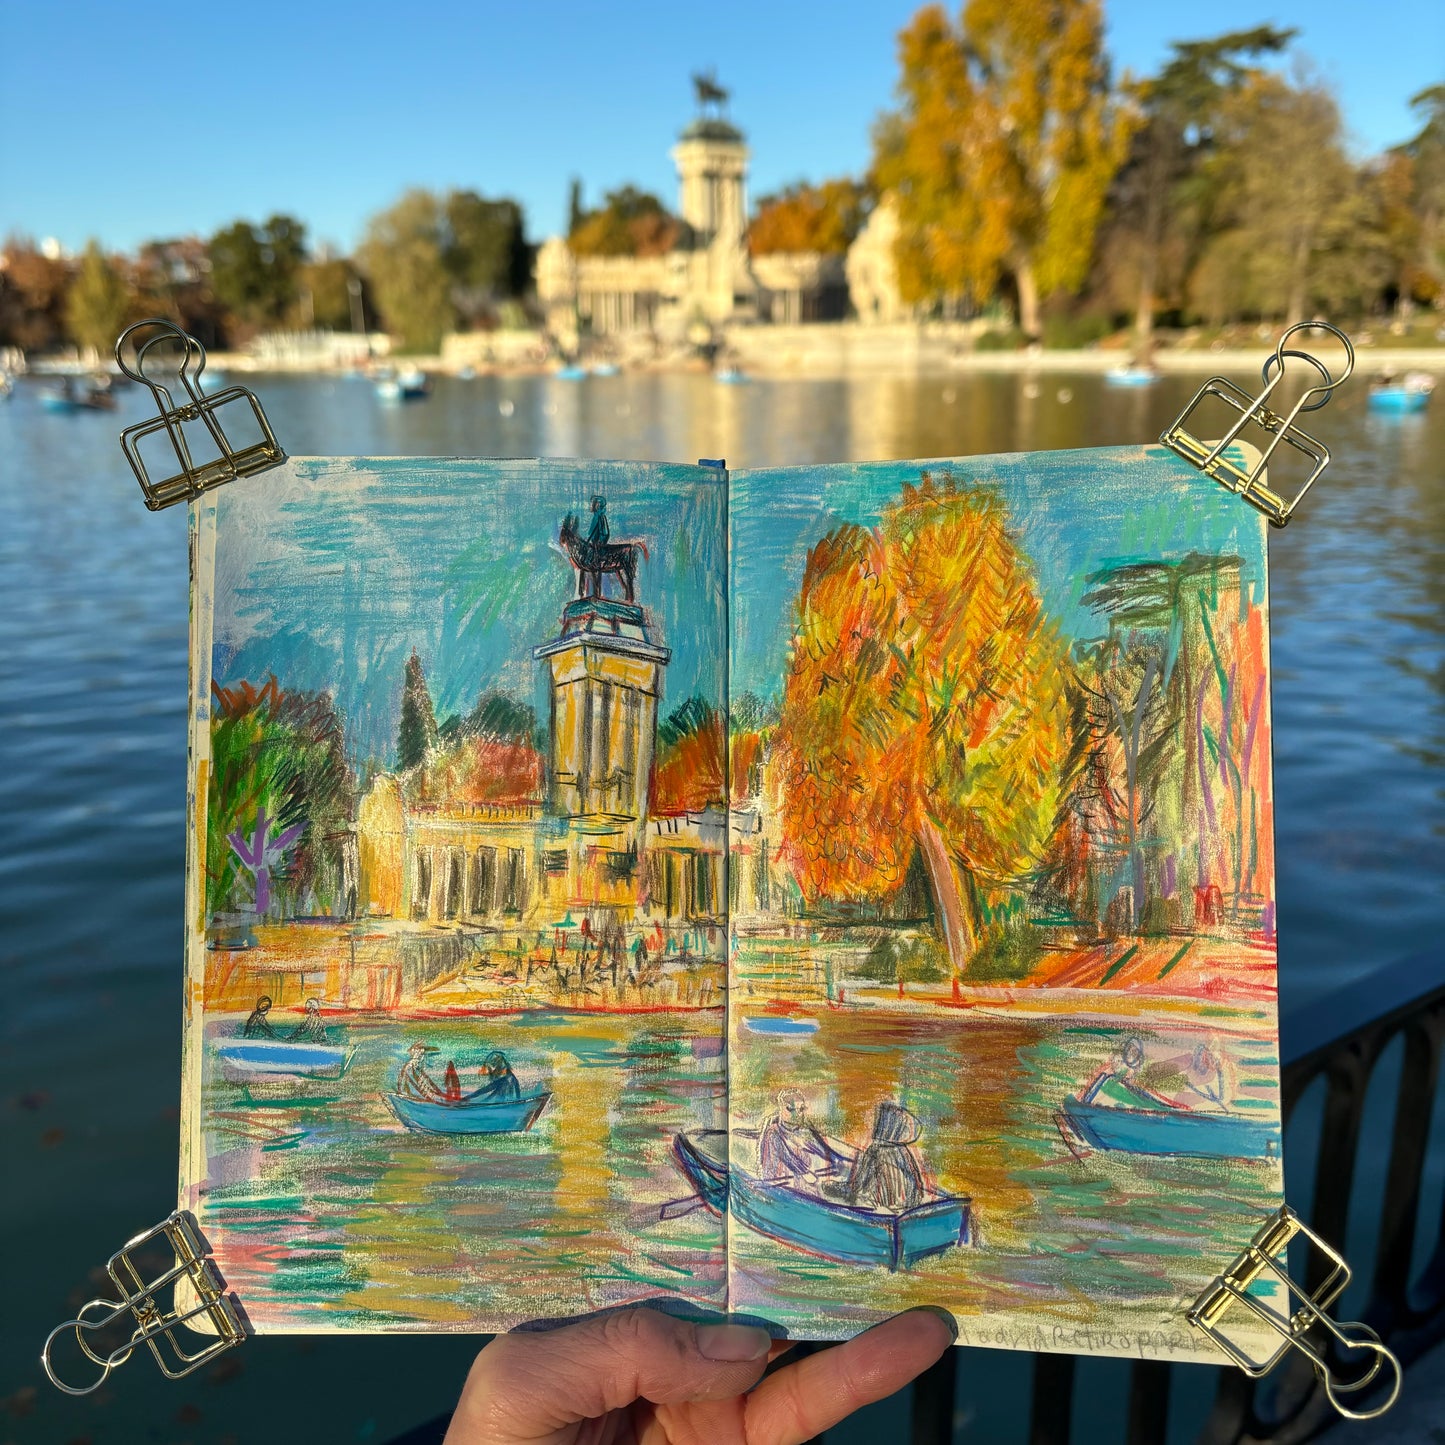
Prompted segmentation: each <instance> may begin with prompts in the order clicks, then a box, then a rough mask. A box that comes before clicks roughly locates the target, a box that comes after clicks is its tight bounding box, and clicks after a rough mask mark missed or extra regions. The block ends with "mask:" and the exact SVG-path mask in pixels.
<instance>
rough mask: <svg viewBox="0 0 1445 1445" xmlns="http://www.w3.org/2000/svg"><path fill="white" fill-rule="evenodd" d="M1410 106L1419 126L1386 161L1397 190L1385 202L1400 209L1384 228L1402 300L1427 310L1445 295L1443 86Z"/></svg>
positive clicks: (1423, 93)
mask: <svg viewBox="0 0 1445 1445" xmlns="http://www.w3.org/2000/svg"><path fill="white" fill-rule="evenodd" d="M1410 107H1411V109H1412V110H1414V111H1415V112H1416V114H1417V115H1419V117H1420V118H1421V120H1422V121H1423V125H1422V126H1421V128H1420V133H1419V134H1418V135H1417V136H1415V137H1414V138H1413V139H1411V140H1409V141H1407V142H1406V143H1405V144H1404V145H1403V146H1401V147H1399V149H1398V150H1397V151H1395V152H1393V153H1392V154H1391V155H1390V156H1389V157H1388V158H1387V162H1386V164H1387V167H1388V170H1387V177H1391V173H1393V176H1392V178H1393V179H1394V180H1395V181H1396V189H1395V191H1394V192H1393V193H1388V192H1387V197H1386V201H1387V205H1388V204H1391V203H1393V204H1394V205H1395V206H1396V207H1397V208H1398V209H1397V212H1396V214H1395V215H1393V216H1387V230H1389V232H1390V234H1391V238H1392V240H1394V241H1395V243H1396V252H1397V260H1398V266H1397V272H1396V287H1397V291H1398V293H1399V295H1400V298H1401V300H1402V302H1403V303H1404V304H1405V305H1408V304H1409V303H1410V302H1418V303H1419V304H1420V305H1425V306H1429V305H1435V304H1437V303H1438V302H1439V300H1440V298H1441V297H1442V296H1445V85H1435V86H1431V87H1430V88H1429V89H1427V90H1422V91H1421V92H1420V93H1419V94H1418V95H1414V96H1411V98H1410ZM1391 221H1393V222H1394V224H1393V225H1391V224H1390V222H1391Z"/></svg>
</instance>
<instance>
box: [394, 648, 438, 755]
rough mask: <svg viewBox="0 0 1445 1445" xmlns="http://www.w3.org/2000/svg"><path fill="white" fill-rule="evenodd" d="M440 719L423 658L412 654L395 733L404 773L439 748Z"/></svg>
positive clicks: (408, 663)
mask: <svg viewBox="0 0 1445 1445" xmlns="http://www.w3.org/2000/svg"><path fill="white" fill-rule="evenodd" d="M437 736H438V735H437V720H436V714H435V712H433V711H432V701H431V693H429V692H428V691H427V685H426V675H425V674H424V673H423V672H422V668H421V658H420V657H418V656H417V654H416V652H415V651H413V652H412V655H411V656H410V657H409V658H408V659H407V662H406V679H405V681H404V683H403V684H402V692H401V723H400V725H399V727H398V728H397V734H396V760H397V765H398V766H399V767H400V768H401V770H402V771H403V772H408V771H410V769H412V768H414V767H416V766H417V765H418V764H419V763H424V762H425V761H426V759H427V754H428V753H429V752H431V750H432V749H433V748H435V747H436V745H437Z"/></svg>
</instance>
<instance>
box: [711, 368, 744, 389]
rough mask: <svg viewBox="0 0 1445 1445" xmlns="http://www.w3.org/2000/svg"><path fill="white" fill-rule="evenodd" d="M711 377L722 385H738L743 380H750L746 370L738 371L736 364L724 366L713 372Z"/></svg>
mask: <svg viewBox="0 0 1445 1445" xmlns="http://www.w3.org/2000/svg"><path fill="white" fill-rule="evenodd" d="M712 379H713V380H714V381H719V382H721V383H722V384H723V385H724V386H740V385H742V384H743V383H744V382H748V381H751V380H752V377H750V376H749V375H748V374H747V372H745V371H740V370H739V369H738V368H737V367H736V366H724V367H722V368H721V369H720V370H718V371H715V372H713V374H712Z"/></svg>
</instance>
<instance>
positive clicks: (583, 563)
mask: <svg viewBox="0 0 1445 1445" xmlns="http://www.w3.org/2000/svg"><path fill="white" fill-rule="evenodd" d="M610 536H611V530H610V528H609V527H608V525H607V498H606V497H593V498H592V524H591V526H590V527H589V528H588V529H587V535H586V537H583V536H582V534H581V531H580V530H579V523H578V520H577V515H576V513H575V512H568V513H567V516H566V517H565V518H564V519H563V522H562V530H561V532H560V533H559V534H558V537H557V540H558V541H559V542H560V543H561V545H562V550H563V551H564V552H566V554H567V556H568V558H569V559H570V561H571V563H572V566H573V567H574V568H575V569H576V571H577V597H578V599H579V600H580V599H582V598H584V597H595V598H597V599H598V600H599V601H602V600H603V592H602V578H603V575H604V574H605V573H608V572H611V573H613V574H615V575H616V577H617V580H618V581H619V582H621V584H622V600H623V601H624V602H632V601H633V600H634V598H633V583H634V582H635V581H636V579H637V556H638V553H641V554H642V555H643V556H644V557H645V556H646V555H647V548H646V546H645V545H644V544H643V543H642V542H613V541H610V540H609V538H610Z"/></svg>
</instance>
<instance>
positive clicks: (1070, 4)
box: [875, 0, 1133, 326]
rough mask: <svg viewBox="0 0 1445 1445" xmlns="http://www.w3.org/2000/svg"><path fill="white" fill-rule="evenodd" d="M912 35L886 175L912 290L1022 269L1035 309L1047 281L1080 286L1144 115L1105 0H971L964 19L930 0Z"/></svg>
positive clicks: (957, 285)
mask: <svg viewBox="0 0 1445 1445" xmlns="http://www.w3.org/2000/svg"><path fill="white" fill-rule="evenodd" d="M898 45H899V62H900V67H901V71H902V74H901V78H900V81H899V92H900V97H901V100H902V105H901V107H900V110H899V112H898V113H897V114H896V115H895V116H893V117H891V118H890V119H889V120H888V121H887V122H886V123H885V124H884V125H883V126H881V127H880V129H879V132H878V141H877V156H876V164H875V175H876V178H877V181H878V184H879V186H880V187H881V188H882V189H885V190H893V191H895V192H896V193H897V196H898V203H899V217H900V221H901V223H902V234H901V235H900V237H899V243H898V263H899V283H900V287H901V289H902V291H903V294H904V298H905V299H906V300H909V301H915V302H917V301H928V300H931V299H933V298H935V297H938V296H941V295H957V294H960V293H964V292H970V293H972V294H973V295H974V296H975V297H978V298H982V297H984V296H986V295H987V294H988V293H989V292H991V291H992V290H993V288H994V287H995V286H996V285H997V284H998V282H999V280H1000V278H1001V277H1002V276H1003V275H1005V274H1012V275H1014V276H1015V277H1016V279H1017V280H1018V283H1019V289H1020V294H1021V297H1024V298H1025V309H1028V308H1029V306H1030V298H1031V297H1032V294H1033V292H1034V289H1035V287H1037V293H1038V295H1040V296H1047V295H1049V294H1051V293H1053V292H1056V291H1065V290H1071V289H1074V288H1076V287H1077V286H1078V285H1079V284H1080V283H1081V282H1082V281H1083V279H1084V276H1085V274H1086V272H1087V270H1088V266H1089V261H1090V258H1091V255H1092V252H1093V244H1094V235H1095V232H1096V230H1097V228H1098V224H1099V219H1100V215H1101V213H1102V210H1103V205H1104V199H1105V195H1106V193H1107V191H1108V187H1109V182H1110V181H1111V179H1112V178H1113V176H1114V173H1115V171H1116V170H1117V169H1118V168H1119V165H1120V164H1121V162H1122V161H1123V159H1124V155H1125V151H1126V148H1127V146H1128V141H1129V136H1130V133H1131V126H1132V124H1133V121H1132V118H1131V116H1132V113H1131V112H1129V111H1126V110H1125V109H1123V108H1121V107H1120V106H1119V105H1118V104H1116V102H1115V99H1114V97H1113V95H1112V94H1111V92H1110V89H1109V81H1108V65H1107V61H1106V58H1105V55H1104V49H1103V17H1102V13H1101V10H1100V7H1099V4H1098V0H969V3H968V4H967V5H965V7H964V10H963V14H962V17H961V24H960V27H959V28H957V29H955V27H954V26H953V25H952V24H951V22H950V21H949V18H948V16H947V14H946V13H945V12H944V11H943V9H942V8H941V7H939V6H937V5H930V6H927V7H926V8H924V9H923V10H920V11H919V12H918V14H917V15H916V16H914V18H913V20H912V22H911V23H910V24H909V25H908V26H907V28H906V29H905V30H904V31H903V32H902V34H901V35H900V36H899V41H898ZM1023 319H1024V321H1025V324H1026V326H1027V325H1029V322H1030V319H1031V318H1028V317H1025V318H1023Z"/></svg>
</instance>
